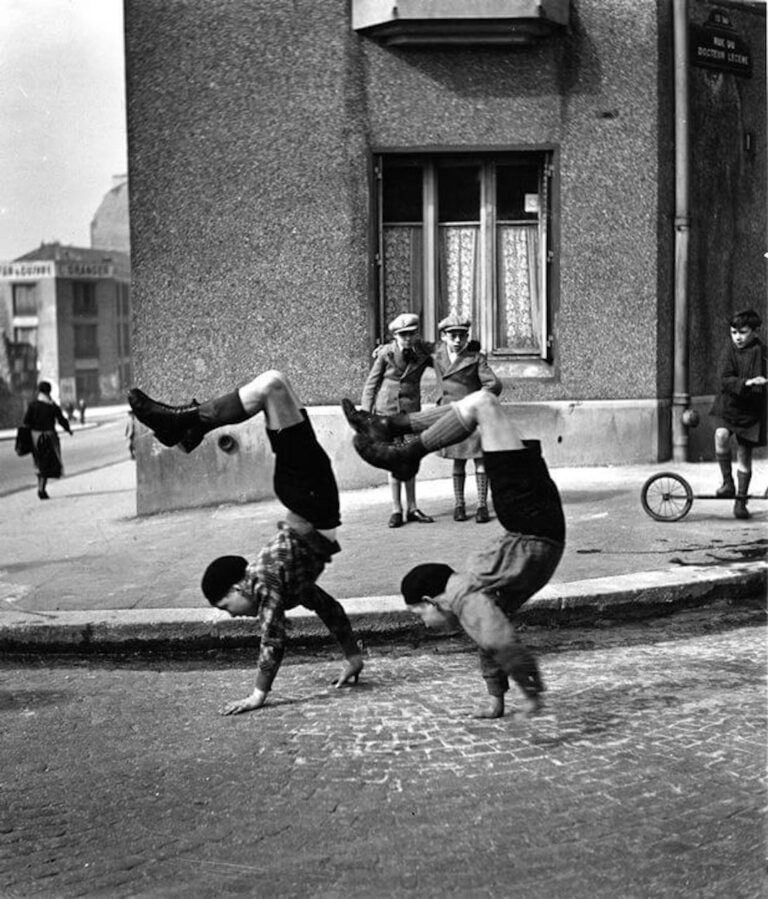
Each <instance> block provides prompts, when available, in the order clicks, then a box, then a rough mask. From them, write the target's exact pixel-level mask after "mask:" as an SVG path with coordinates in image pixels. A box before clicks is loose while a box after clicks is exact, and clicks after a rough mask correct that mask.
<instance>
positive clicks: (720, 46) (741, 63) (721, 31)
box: [689, 10, 752, 78]
mask: <svg viewBox="0 0 768 899" xmlns="http://www.w3.org/2000/svg"><path fill="white" fill-rule="evenodd" d="M689 40H690V45H689V47H690V50H689V52H690V57H691V63H692V64H693V65H695V66H701V67H702V68H705V69H715V70H717V71H719V72H729V73H730V74H731V75H740V76H741V77H742V78H751V77H752V55H751V54H750V52H749V46H748V44H747V43H746V41H744V40H743V39H742V38H741V37H739V35H738V34H736V31H735V30H734V28H733V25H732V24H731V19H730V17H729V16H728V14H727V13H724V12H722V11H721V10H714V11H713V12H712V13H710V16H709V18H708V19H707V21H706V22H705V23H704V24H703V25H694V24H691V25H690V29H689Z"/></svg>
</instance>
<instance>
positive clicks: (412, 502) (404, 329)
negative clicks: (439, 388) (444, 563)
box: [360, 312, 434, 528]
mask: <svg viewBox="0 0 768 899" xmlns="http://www.w3.org/2000/svg"><path fill="white" fill-rule="evenodd" d="M418 330H419V317H418V315H414V314H412V313H410V312H404V313H403V314H402V315H398V316H397V318H395V319H394V321H392V322H390V324H389V331H390V333H391V334H392V341H391V342H390V343H386V344H384V345H383V346H380V347H377V348H376V350H375V352H374V354H373V366H372V367H371V370H370V373H369V374H368V378H367V379H366V382H365V385H364V387H363V395H362V398H361V400H360V405H361V406H362V407H363V409H364V410H365V411H366V412H376V413H377V414H379V415H394V414H396V413H398V412H417V411H418V410H419V409H420V408H421V378H422V376H423V374H424V371H425V370H426V368H427V367H428V366H431V365H432V356H431V351H432V346H431V345H426V344H424V343H422V342H421V340H419V339H418V338H417V333H418ZM405 439H410V438H405ZM402 486H403V484H402V482H401V481H399V480H398V479H397V478H396V477H395V476H394V475H392V474H390V475H389V487H390V496H391V499H392V514H391V515H390V516H389V522H388V526H389V527H391V528H399V527H402V526H403V524H405V523H406V522H416V523H417V524H431V523H432V522H433V521H434V519H433V518H431V517H430V516H429V515H425V514H424V512H422V511H421V509H419V507H418V506H417V504H416V479H415V477H413V478H409V479H408V480H407V481H406V482H405V500H406V514H405V517H403V503H402Z"/></svg>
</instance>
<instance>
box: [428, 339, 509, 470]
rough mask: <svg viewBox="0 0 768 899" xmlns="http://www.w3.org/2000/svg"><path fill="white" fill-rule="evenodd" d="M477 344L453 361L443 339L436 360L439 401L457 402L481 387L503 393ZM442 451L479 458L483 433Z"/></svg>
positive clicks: (448, 456)
mask: <svg viewBox="0 0 768 899" xmlns="http://www.w3.org/2000/svg"><path fill="white" fill-rule="evenodd" d="M477 346H478V345H477V343H475V342H474V341H472V342H470V343H469V344H467V346H466V347H464V349H463V350H462V351H461V352H460V353H459V354H458V356H457V357H456V358H455V359H454V361H453V362H451V357H450V356H449V355H448V348H447V347H446V346H445V344H444V343H441V344H440V346H439V347H438V348H437V350H435V353H434V356H433V364H434V368H435V376H436V378H437V387H438V390H439V391H440V399H439V400H438V403H441V404H442V403H455V402H456V400H460V399H462V398H463V397H465V396H467V395H468V394H470V393H474V392H475V391H476V390H481V389H484V390H489V391H490V392H491V393H493V394H495V395H496V396H498V395H499V394H500V393H501V387H502V385H501V381H500V380H499V379H498V377H497V376H496V373H495V372H494V371H493V369H492V368H491V366H490V365H489V364H488V358H487V357H486V355H485V353H483V352H481V351H480V350H479V349H477ZM440 455H441V456H443V458H445V459H476V458H477V457H478V456H480V455H482V449H481V447H480V436H479V435H478V433H477V432H476V431H475V432H474V433H473V434H470V435H469V437H467V439H466V440H463V441H462V442H461V443H457V444H454V445H453V446H447V447H445V449H443V450H441V451H440Z"/></svg>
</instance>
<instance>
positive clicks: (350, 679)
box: [333, 655, 363, 687]
mask: <svg viewBox="0 0 768 899" xmlns="http://www.w3.org/2000/svg"><path fill="white" fill-rule="evenodd" d="M362 670H363V657H362V656H361V655H359V656H357V655H356V656H350V657H349V658H348V659H347V660H346V661H345V662H344V667H343V668H342V670H341V674H340V675H339V677H338V678H337V679H336V680H335V681H333V686H334V687H343V686H344V685H345V684H352V683H354V684H356V683H357V678H358V676H359V675H360V672H361V671H362Z"/></svg>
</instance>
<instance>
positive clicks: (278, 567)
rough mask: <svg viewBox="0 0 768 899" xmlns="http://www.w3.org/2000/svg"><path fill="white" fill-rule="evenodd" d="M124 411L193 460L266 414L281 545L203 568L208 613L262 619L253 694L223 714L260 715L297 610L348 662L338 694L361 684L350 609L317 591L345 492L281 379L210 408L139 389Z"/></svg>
mask: <svg viewBox="0 0 768 899" xmlns="http://www.w3.org/2000/svg"><path fill="white" fill-rule="evenodd" d="M128 402H129V404H130V406H131V409H132V410H133V412H134V413H135V415H136V418H137V419H138V420H139V421H140V422H142V424H144V425H146V426H147V427H148V428H150V429H151V430H152V431H153V432H154V435H155V437H156V438H157V439H158V440H159V441H160V443H162V444H164V445H165V446H180V447H181V449H183V450H184V451H185V452H192V450H194V449H195V447H197V446H198V445H199V444H200V442H201V441H202V440H203V438H204V436H205V435H206V434H207V433H208V432H209V431H212V430H214V429H215V428H219V427H221V426H223V425H229V424H237V423H239V422H242V421H245V420H246V419H247V418H250V417H251V416H253V415H257V414H258V413H259V412H263V413H264V419H265V423H266V427H267V437H268V438H269V442H270V444H271V446H272V450H273V452H274V454H275V474H274V489H275V494H276V495H277V497H278V499H279V500H280V501H281V502H282V503H283V505H285V506H286V508H287V509H288V514H287V515H286V520H285V521H281V522H280V523H279V524H278V531H277V534H276V535H275V537H274V538H273V539H272V540H271V541H270V542H269V543H268V544H267V545H266V546H265V547H264V548H263V549H262V550H261V552H260V553H259V554H258V556H257V557H256V559H255V561H253V562H248V561H247V560H246V559H244V558H243V557H242V556H221V557H220V558H218V559H215V560H214V561H213V562H212V563H211V564H210V565H209V566H208V568H207V569H206V571H205V574H204V575H203V580H202V584H201V587H202V591H203V594H204V595H205V597H206V598H207V599H208V601H209V602H210V603H211V605H212V606H215V607H216V608H217V609H222V610H223V611H225V612H228V613H229V614H230V615H232V616H233V617H240V616H250V617H255V618H258V619H259V623H260V627H261V643H260V649H259V661H258V673H257V676H256V687H255V689H254V691H253V693H251V695H250V696H247V697H246V698H245V699H241V700H237V701H235V702H231V703H229V705H227V706H225V707H224V709H222V714H223V715H237V714H240V713H241V712H248V711H251V710H252V709H259V708H261V707H262V706H263V705H264V703H265V702H266V699H267V695H268V694H269V691H270V690H271V688H272V683H273V681H274V679H275V675H276V674H277V671H278V669H279V667H280V663H281V661H282V658H283V654H284V646H285V612H286V611H287V610H288V609H292V608H294V607H295V606H298V605H301V606H304V607H305V608H307V609H311V610H312V611H314V612H316V613H317V615H318V616H319V617H320V618H321V619H322V621H323V623H324V624H325V625H326V626H327V628H328V630H329V631H330V632H331V633H332V634H333V636H334V637H335V638H336V639H337V640H338V642H339V644H340V646H341V649H342V651H343V653H344V656H345V658H346V664H345V666H344V668H343V669H342V672H341V675H340V676H339V678H338V680H337V681H336V682H335V685H336V686H337V687H341V686H343V685H344V684H346V683H357V679H358V676H359V674H360V672H361V671H362V669H363V659H362V655H361V653H360V648H359V646H358V644H357V642H356V640H355V638H354V634H353V632H352V627H351V625H350V622H349V619H348V618H347V615H346V613H345V612H344V609H343V608H342V606H341V605H340V603H338V602H337V601H336V600H335V599H334V598H333V597H332V596H330V595H329V594H328V593H326V592H325V591H324V590H322V589H321V588H320V587H318V586H317V583H316V581H317V579H318V578H319V577H320V575H321V574H322V572H323V569H324V568H325V566H326V565H327V564H328V563H329V562H330V561H331V559H332V557H333V555H335V554H336V553H337V552H339V549H340V547H339V544H338V542H337V540H336V529H337V528H338V527H339V525H340V524H341V518H340V516H339V492H338V488H337V485H336V478H335V477H334V474H333V469H332V468H331V463H330V460H329V459H328V456H327V455H326V453H325V451H324V450H323V448H322V447H321V446H320V444H319V443H318V442H317V439H316V437H315V433H314V430H313V428H312V425H311V423H310V420H309V417H308V415H307V410H306V409H305V408H304V406H303V404H302V403H301V402H300V400H299V398H298V397H297V395H296V394H295V393H294V391H293V388H292V387H291V385H290V383H289V381H288V379H287V378H286V377H285V375H283V374H282V373H281V372H279V371H266V372H264V373H263V374H260V375H258V376H257V377H256V378H254V380H252V381H250V382H249V383H248V384H245V385H244V386H243V387H240V388H239V389H238V390H235V391H233V392H232V393H228V394H226V395H224V396H221V397H217V398H216V399H214V400H210V401H209V402H206V403H202V404H198V403H196V402H194V401H193V402H192V403H191V404H190V405H188V406H166V405H164V404H163V403H158V402H155V400H153V399H151V398H150V397H148V396H147V395H146V394H145V393H142V391H141V390H136V389H134V390H131V391H130V392H129V393H128Z"/></svg>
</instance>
